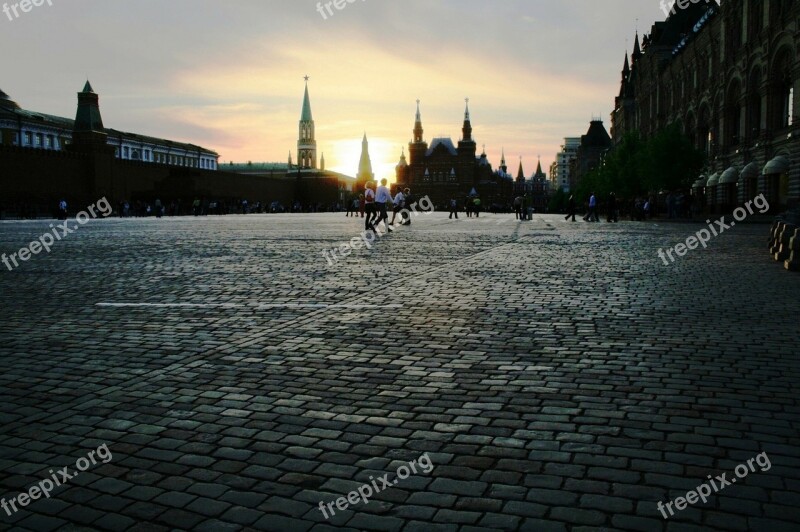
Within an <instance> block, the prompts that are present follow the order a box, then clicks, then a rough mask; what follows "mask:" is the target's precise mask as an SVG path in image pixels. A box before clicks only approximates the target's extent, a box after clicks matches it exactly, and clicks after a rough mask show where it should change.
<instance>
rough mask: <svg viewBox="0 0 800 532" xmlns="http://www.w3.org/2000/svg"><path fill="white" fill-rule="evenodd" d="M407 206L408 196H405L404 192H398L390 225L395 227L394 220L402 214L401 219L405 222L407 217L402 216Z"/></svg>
mask: <svg viewBox="0 0 800 532" xmlns="http://www.w3.org/2000/svg"><path fill="white" fill-rule="evenodd" d="M405 206H406V196H405V194H403V191H402V190H400V191H398V192H397V195H396V196H395V197H394V208H393V209H392V221H391V223H390V224H389V225H394V220H395V218H397V215H398V214H400V219H401V220H403V219H404V218H405V217H404V215H403V214H402V212H403V209H404V208H405Z"/></svg>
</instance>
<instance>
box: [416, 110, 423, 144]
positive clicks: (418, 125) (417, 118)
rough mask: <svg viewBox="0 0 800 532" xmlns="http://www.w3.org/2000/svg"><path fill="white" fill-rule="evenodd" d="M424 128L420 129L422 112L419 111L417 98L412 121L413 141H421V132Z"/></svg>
mask: <svg viewBox="0 0 800 532" xmlns="http://www.w3.org/2000/svg"><path fill="white" fill-rule="evenodd" d="M423 133H424V130H423V129H422V114H421V113H420V112H419V100H417V116H416V119H415V121H414V142H415V143H421V142H422V134H423Z"/></svg>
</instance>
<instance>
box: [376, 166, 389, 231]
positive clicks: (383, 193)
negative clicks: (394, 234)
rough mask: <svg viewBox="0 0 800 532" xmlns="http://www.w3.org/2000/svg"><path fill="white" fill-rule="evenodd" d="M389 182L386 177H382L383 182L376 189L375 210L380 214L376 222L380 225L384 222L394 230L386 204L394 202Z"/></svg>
mask: <svg viewBox="0 0 800 532" xmlns="http://www.w3.org/2000/svg"><path fill="white" fill-rule="evenodd" d="M387 183H388V181H386V178H383V179H381V184H380V186H379V187H378V190H376V191H375V211H376V212H377V216H378V217H377V220H376V222H377V223H378V225H380V224H381V223H383V224H384V225H385V226H386V227H387V229H389V231H393V229H392V228H391V227H389V213H388V211H387V210H386V204H387V203H392V193H391V192H389V187H387V186H386V184H387Z"/></svg>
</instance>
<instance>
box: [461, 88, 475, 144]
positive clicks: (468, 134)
mask: <svg viewBox="0 0 800 532" xmlns="http://www.w3.org/2000/svg"><path fill="white" fill-rule="evenodd" d="M464 101H465V102H467V107H466V109H465V110H464V127H462V128H461V132H462V134H463V137H462V138H463V141H464V142H472V123H471V122H470V120H469V98H464Z"/></svg>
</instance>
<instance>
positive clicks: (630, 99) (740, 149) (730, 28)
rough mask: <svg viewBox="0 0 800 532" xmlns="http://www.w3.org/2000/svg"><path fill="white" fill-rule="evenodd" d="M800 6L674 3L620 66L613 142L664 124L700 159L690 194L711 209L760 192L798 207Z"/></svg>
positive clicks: (779, 204)
mask: <svg viewBox="0 0 800 532" xmlns="http://www.w3.org/2000/svg"><path fill="white" fill-rule="evenodd" d="M799 30H800V2H797V1H793V0H736V1H734V0H726V1H723V2H721V3H720V4H719V5H717V4H716V3H714V2H711V3H705V2H701V3H699V4H691V5H689V6H687V7H686V8H685V9H681V8H680V5H676V6H675V8H674V9H673V11H672V14H671V15H670V16H669V17H668V18H667V20H666V21H664V22H657V23H655V24H654V25H653V26H652V29H651V31H650V33H649V34H647V35H645V36H644V37H643V38H642V40H641V45H640V41H639V36H638V34H637V35H636V39H635V42H634V50H633V53H632V55H631V61H630V64H629V62H628V57H627V55H626V57H625V63H624V64H623V70H622V81H621V86H620V92H619V95H618V96H617V98H616V100H615V109H614V112H613V113H612V115H611V116H612V136H613V138H614V141H615V142H619V140H620V139H621V138H622V137H623V136H624V135H625V134H626V133H629V132H638V133H639V134H641V135H642V136H643V137H645V138H648V137H651V136H653V135H654V134H655V133H657V132H658V131H660V130H662V129H663V128H665V127H666V126H667V125H669V124H672V123H680V124H682V127H683V130H684V132H685V133H686V135H687V136H688V137H689V138H691V139H692V140H693V142H694V144H695V145H696V147H697V148H699V149H701V150H702V151H703V152H705V153H706V154H707V156H708V166H707V168H706V171H705V172H704V174H703V175H701V176H691V177H692V179H693V180H695V186H694V191H695V193H696V194H697V195H699V196H702V198H703V201H704V203H706V204H707V205H708V207H709V208H710V209H711V210H718V211H721V210H727V209H730V208H731V207H734V206H735V205H736V204H737V203H741V202H744V201H747V200H749V199H752V198H753V197H755V196H756V195H758V194H759V193H764V194H765V195H766V196H767V198H768V200H769V202H770V205H771V206H773V207H774V208H775V209H782V208H784V207H786V206H793V205H797V204H798V203H800V161H799V159H800V142H798V135H800V128H798V125H799V124H800V122H798V117H797V104H798V96H797V90H796V89H797V86H798V82H797V80H798V77H800V61H798V52H800V31H799Z"/></svg>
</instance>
